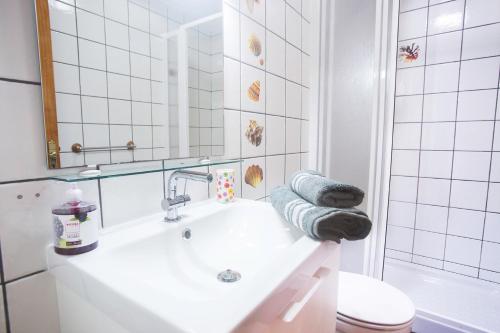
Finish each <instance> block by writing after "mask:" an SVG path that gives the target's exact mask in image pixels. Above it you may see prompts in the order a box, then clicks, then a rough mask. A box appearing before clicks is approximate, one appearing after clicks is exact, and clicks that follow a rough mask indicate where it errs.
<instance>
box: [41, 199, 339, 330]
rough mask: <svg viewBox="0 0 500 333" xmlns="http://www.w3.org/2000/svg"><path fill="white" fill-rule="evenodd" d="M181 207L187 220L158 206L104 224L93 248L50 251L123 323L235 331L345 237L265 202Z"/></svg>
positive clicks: (56, 266)
mask: <svg viewBox="0 0 500 333" xmlns="http://www.w3.org/2000/svg"><path fill="white" fill-rule="evenodd" d="M180 213H181V214H182V220H181V221H180V222H179V223H174V224H172V223H164V222H162V219H163V215H162V214H159V215H154V216H149V217H147V218H143V219H140V220H137V221H132V222H128V223H125V224H124V225H121V226H117V227H113V228H110V229H109V230H108V229H106V231H104V232H103V233H102V234H101V236H100V239H99V247H98V248H97V249H96V250H94V251H92V252H89V253H86V254H82V255H79V256H73V257H67V256H60V255H57V254H55V253H53V252H52V251H49V254H48V261H49V267H50V272H51V273H52V274H53V275H54V276H55V277H56V280H57V282H58V286H59V284H61V285H62V286H63V287H64V288H65V289H69V290H71V291H72V292H73V293H75V294H76V295H78V296H79V297H80V298H81V299H83V300H84V301H85V302H86V303H88V304H89V305H90V306H92V307H94V308H95V309H97V310H98V311H100V312H102V313H103V314H105V315H106V317H108V318H110V319H111V320H112V321H115V322H116V323H117V324H118V325H119V326H121V327H122V328H125V331H129V332H160V331H161V332H229V331H232V330H233V331H234V330H237V327H238V325H240V324H241V323H242V322H244V320H245V318H248V317H249V316H250V314H251V313H252V312H254V311H255V309H257V308H258V307H259V306H260V305H262V304H264V303H265V300H266V299H267V298H269V296H270V295H271V294H272V293H273V292H275V291H276V290H278V289H279V287H280V286H282V285H283V282H284V281H286V280H287V279H288V278H289V277H290V276H291V275H292V273H293V272H294V271H296V270H297V269H299V267H301V265H304V263H306V262H307V263H308V265H309V266H311V265H312V263H315V262H317V264H314V265H313V266H316V267H311V268H308V269H309V270H311V269H312V273H314V271H316V269H317V268H319V266H320V265H321V264H322V261H324V260H325V258H326V257H327V256H328V255H329V253H331V252H332V251H333V249H336V247H337V244H334V243H330V242H326V243H320V242H316V241H313V240H311V239H309V238H307V237H305V236H303V235H302V234H301V233H300V232H298V231H297V230H295V229H294V228H292V227H289V226H288V225H287V224H285V223H284V222H282V220H281V219H280V217H279V216H278V214H277V213H276V212H275V211H274V209H273V208H272V206H271V205H270V204H267V203H262V202H256V201H250V200H243V199H239V200H237V201H236V202H234V203H231V204H226V205H223V204H219V203H217V202H215V201H211V200H209V201H206V202H202V203H199V204H193V205H190V206H187V207H183V208H182V209H181V210H180ZM318 254H320V255H318ZM314 255H315V256H316V259H315V261H314V260H311V258H312V257H313V256H314ZM308 259H309V260H308ZM227 270H229V271H227ZM312 273H311V274H312ZM224 278H225V281H223V280H224ZM233 280H235V281H233ZM63 287H61V288H63ZM281 288H283V287H281ZM59 289H60V288H59V287H58V291H59ZM298 289H300V288H298ZM293 297H295V298H296V295H293ZM293 297H290V298H289V299H287V300H286V303H287V305H289V304H288V303H290V304H291V303H293V301H294V298H293ZM60 306H61V305H60ZM280 311H281V310H280Z"/></svg>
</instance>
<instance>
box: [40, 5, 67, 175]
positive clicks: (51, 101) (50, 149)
mask: <svg viewBox="0 0 500 333" xmlns="http://www.w3.org/2000/svg"><path fill="white" fill-rule="evenodd" d="M35 11H36V26H37V32H38V53H39V59H40V79H41V88H42V103H43V116H44V125H45V126H44V127H45V145H46V149H47V167H48V168H49V169H60V168H61V159H60V147H59V133H58V129H57V111H56V92H55V91H56V90H55V84H54V67H53V64H52V37H51V34H50V16H49V3H48V1H47V0H35Z"/></svg>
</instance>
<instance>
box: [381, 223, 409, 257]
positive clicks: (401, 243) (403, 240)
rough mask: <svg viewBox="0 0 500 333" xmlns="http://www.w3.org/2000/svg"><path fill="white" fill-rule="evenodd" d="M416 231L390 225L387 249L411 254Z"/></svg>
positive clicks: (388, 227)
mask: <svg viewBox="0 0 500 333" xmlns="http://www.w3.org/2000/svg"><path fill="white" fill-rule="evenodd" d="M413 233H414V230H413V229H410V228H403V227H397V226H392V225H389V226H387V238H386V247H387V248H388V249H393V250H398V251H404V252H410V253H411V251H412V245H413Z"/></svg>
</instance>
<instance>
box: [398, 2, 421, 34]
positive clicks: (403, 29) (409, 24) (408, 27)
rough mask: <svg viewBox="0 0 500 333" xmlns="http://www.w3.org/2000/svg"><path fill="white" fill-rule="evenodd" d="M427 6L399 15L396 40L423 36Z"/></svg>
mask: <svg viewBox="0 0 500 333" xmlns="http://www.w3.org/2000/svg"><path fill="white" fill-rule="evenodd" d="M426 27H427V8H423V9H419V10H415V11H411V12H408V13H403V14H401V15H400V16H399V36H398V40H404V39H410V38H416V37H422V36H425V31H426Z"/></svg>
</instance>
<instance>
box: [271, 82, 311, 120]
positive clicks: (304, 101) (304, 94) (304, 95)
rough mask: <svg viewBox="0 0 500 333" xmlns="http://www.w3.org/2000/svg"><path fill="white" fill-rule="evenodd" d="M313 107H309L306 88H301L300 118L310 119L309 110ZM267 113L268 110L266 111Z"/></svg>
mask: <svg viewBox="0 0 500 333" xmlns="http://www.w3.org/2000/svg"><path fill="white" fill-rule="evenodd" d="M313 108H314V107H313V106H311V91H310V89H309V88H307V87H302V118H303V119H308V120H309V119H310V113H311V110H312V109H313ZM266 111H267V112H268V113H269V110H266Z"/></svg>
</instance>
